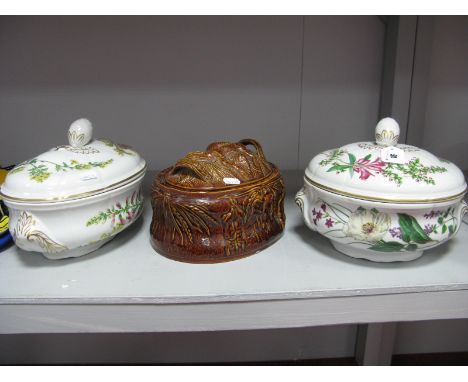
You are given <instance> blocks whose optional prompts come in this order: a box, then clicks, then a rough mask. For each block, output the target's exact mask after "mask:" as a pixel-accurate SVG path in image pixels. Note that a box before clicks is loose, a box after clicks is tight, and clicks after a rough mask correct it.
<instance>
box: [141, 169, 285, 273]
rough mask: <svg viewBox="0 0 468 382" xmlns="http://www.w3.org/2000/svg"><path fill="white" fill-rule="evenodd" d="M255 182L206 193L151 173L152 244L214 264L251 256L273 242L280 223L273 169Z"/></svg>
mask: <svg viewBox="0 0 468 382" xmlns="http://www.w3.org/2000/svg"><path fill="white" fill-rule="evenodd" d="M271 166H272V171H271V173H270V174H269V175H268V176H266V177H264V178H261V179H259V180H256V181H252V182H246V183H244V184H241V185H238V186H232V187H224V188H222V189H213V190H209V191H200V190H198V191H197V190H193V189H188V188H183V187H177V186H175V185H174V184H171V183H170V182H168V181H167V174H168V173H169V172H170V171H171V170H172V168H169V169H166V170H163V171H162V172H161V173H160V174H158V176H157V177H156V179H155V181H154V184H153V191H152V207H153V219H152V223H151V229H150V231H151V237H152V243H153V248H155V249H156V251H158V252H159V253H161V254H163V255H164V256H166V257H168V258H171V259H174V260H178V261H183V262H189V263H205V264H206V263H219V262H225V261H232V260H238V259H241V258H244V257H246V256H250V255H253V254H255V253H257V252H259V251H261V250H262V249H264V248H266V247H267V246H269V245H271V244H272V243H274V242H275V241H276V240H278V239H279V238H280V236H281V234H282V232H283V229H284V224H285V216H284V184H283V180H282V178H281V175H280V173H279V171H278V169H277V168H276V167H274V166H273V165H271Z"/></svg>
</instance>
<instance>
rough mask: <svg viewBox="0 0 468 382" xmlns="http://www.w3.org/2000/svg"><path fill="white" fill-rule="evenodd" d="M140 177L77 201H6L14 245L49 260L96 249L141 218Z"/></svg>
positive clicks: (141, 177)
mask: <svg viewBox="0 0 468 382" xmlns="http://www.w3.org/2000/svg"><path fill="white" fill-rule="evenodd" d="M143 177H144V173H143V174H141V175H139V176H138V177H137V178H136V179H135V180H133V181H131V182H129V183H127V184H125V185H123V186H122V187H120V188H117V189H113V190H110V191H107V192H103V193H101V194H97V195H94V196H90V197H85V198H80V199H76V200H70V201H64V202H56V203H36V204H34V203H22V202H13V201H11V200H5V204H6V205H7V206H8V208H9V211H10V231H11V233H12V236H13V239H14V241H15V243H16V245H17V246H18V247H20V248H22V249H24V250H26V251H36V252H42V253H43V254H44V256H45V257H47V258H49V259H64V258H68V257H78V256H82V255H85V254H87V253H89V252H92V251H94V250H96V249H98V248H99V247H101V246H102V245H103V244H104V243H106V242H107V241H109V240H111V239H112V238H113V237H114V236H115V235H116V234H117V233H119V232H121V231H122V230H124V229H126V228H128V227H129V226H130V225H131V224H133V223H134V222H135V221H136V220H137V219H138V217H139V216H140V215H141V212H142V210H143V200H142V195H141V192H140V187H141V182H142V180H143Z"/></svg>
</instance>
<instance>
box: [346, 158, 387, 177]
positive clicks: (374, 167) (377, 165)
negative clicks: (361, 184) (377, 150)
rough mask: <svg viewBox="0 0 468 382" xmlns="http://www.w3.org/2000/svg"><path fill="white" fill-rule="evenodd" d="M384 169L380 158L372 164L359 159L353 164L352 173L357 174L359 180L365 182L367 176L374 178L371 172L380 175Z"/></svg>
mask: <svg viewBox="0 0 468 382" xmlns="http://www.w3.org/2000/svg"><path fill="white" fill-rule="evenodd" d="M384 167H385V162H383V161H382V160H381V159H380V157H378V158H376V159H374V160H373V161H372V162H371V161H370V159H365V158H361V159H359V160H357V161H356V162H355V163H354V164H353V170H354V172H357V173H358V174H359V179H361V180H366V179H367V178H369V176H371V175H372V176H374V174H373V173H372V172H376V173H380V172H382V171H383V169H384Z"/></svg>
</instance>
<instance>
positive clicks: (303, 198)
mask: <svg viewBox="0 0 468 382" xmlns="http://www.w3.org/2000/svg"><path fill="white" fill-rule="evenodd" d="M311 193H312V191H311V190H307V189H306V187H302V188H301V189H300V190H299V191H298V192H297V194H296V197H295V201H296V204H297V205H298V206H299V208H300V209H301V211H302V216H303V218H304V222H305V223H306V225H307V227H309V228H310V229H311V230H313V231H316V230H317V229H316V227H315V225H314V224H312V222H311V221H310V216H309V211H310V204H309V203H310V201H309V197H313V195H312V194H311Z"/></svg>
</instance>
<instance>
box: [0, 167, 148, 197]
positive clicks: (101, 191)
mask: <svg viewBox="0 0 468 382" xmlns="http://www.w3.org/2000/svg"><path fill="white" fill-rule="evenodd" d="M146 167H147V165H146V164H145V167H143V168H142V169H141V170H140V171H138V172H137V173H136V174H133V175H132V176H129V177H128V178H125V179H122V180H121V181H119V182H117V183H113V184H111V185H109V186H107V187H103V188H99V189H97V190H93V191H87V192H82V193H81V194H75V195H67V196H64V197H56V198H49V199H26V198H15V197H13V196H9V195H5V194H4V193H3V192H1V191H0V197H2V198H3V200H6V201H7V202H14V203H15V202H16V203H34V204H41V203H44V204H45V203H61V202H68V201H72V200H78V199H84V198H89V197H91V196H95V195H100V194H104V193H106V192H108V191H112V190H115V189H117V188H119V187H122V186H124V185H125V184H128V183H131V182H132V181H134V180H136V179H138V178H139V177H140V176H141V175H143V174H144V173H145V171H146Z"/></svg>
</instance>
